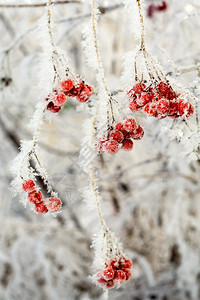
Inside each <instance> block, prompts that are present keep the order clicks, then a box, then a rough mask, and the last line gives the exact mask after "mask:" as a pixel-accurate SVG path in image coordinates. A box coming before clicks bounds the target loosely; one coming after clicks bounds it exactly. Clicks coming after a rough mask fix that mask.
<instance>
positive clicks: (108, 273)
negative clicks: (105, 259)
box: [96, 257, 132, 289]
mask: <svg viewBox="0 0 200 300" xmlns="http://www.w3.org/2000/svg"><path fill="white" fill-rule="evenodd" d="M131 267H132V262H131V261H130V260H129V259H126V258H124V257H123V258H121V259H120V260H119V261H117V260H111V261H110V262H109V263H108V264H107V265H106V267H105V269H104V270H103V271H101V272H98V273H97V274H96V281H97V283H98V284H99V285H100V286H101V287H103V288H105V289H112V288H114V287H115V286H117V287H119V286H120V284H122V283H123V282H124V281H127V280H129V279H130V278H131V271H130V269H131Z"/></svg>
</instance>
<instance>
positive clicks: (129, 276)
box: [123, 269, 131, 281]
mask: <svg viewBox="0 0 200 300" xmlns="http://www.w3.org/2000/svg"><path fill="white" fill-rule="evenodd" d="M123 272H124V273H125V274H126V281H127V280H129V279H130V278H131V271H130V269H123Z"/></svg>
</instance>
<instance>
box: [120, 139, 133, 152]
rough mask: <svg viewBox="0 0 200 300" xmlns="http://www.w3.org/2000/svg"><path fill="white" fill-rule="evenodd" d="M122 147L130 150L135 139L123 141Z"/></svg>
mask: <svg viewBox="0 0 200 300" xmlns="http://www.w3.org/2000/svg"><path fill="white" fill-rule="evenodd" d="M122 149H123V150H126V151H130V150H132V149H133V141H132V140H131V139H126V140H124V141H123V143H122Z"/></svg>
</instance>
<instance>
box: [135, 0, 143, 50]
mask: <svg viewBox="0 0 200 300" xmlns="http://www.w3.org/2000/svg"><path fill="white" fill-rule="evenodd" d="M136 1H137V5H138V9H139V15H140V25H141V49H145V40H144V38H145V33H144V32H145V31H144V18H143V15H142V8H141V2H140V0H136Z"/></svg>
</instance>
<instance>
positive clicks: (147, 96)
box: [138, 92, 151, 106]
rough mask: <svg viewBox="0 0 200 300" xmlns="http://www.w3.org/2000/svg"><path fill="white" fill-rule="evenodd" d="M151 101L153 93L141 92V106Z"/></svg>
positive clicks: (139, 102)
mask: <svg viewBox="0 0 200 300" xmlns="http://www.w3.org/2000/svg"><path fill="white" fill-rule="evenodd" d="M149 101H151V95H150V94H149V93H146V92H143V93H141V96H140V97H139V98H138V104H139V105H141V106H144V105H145V104H147V103H148V102H149Z"/></svg>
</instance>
